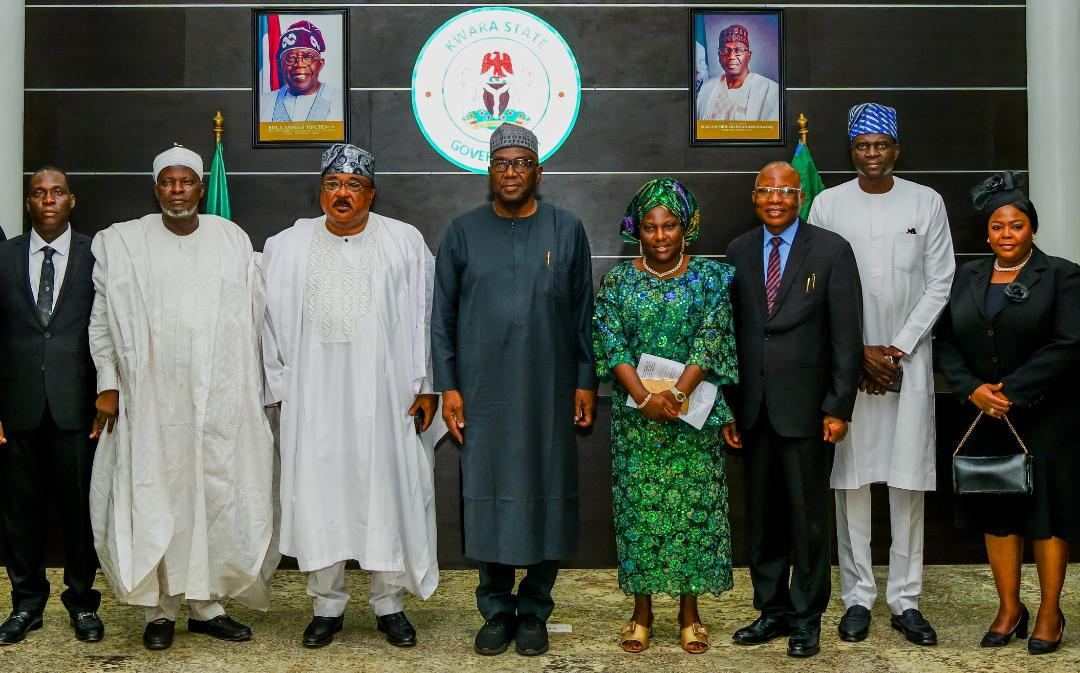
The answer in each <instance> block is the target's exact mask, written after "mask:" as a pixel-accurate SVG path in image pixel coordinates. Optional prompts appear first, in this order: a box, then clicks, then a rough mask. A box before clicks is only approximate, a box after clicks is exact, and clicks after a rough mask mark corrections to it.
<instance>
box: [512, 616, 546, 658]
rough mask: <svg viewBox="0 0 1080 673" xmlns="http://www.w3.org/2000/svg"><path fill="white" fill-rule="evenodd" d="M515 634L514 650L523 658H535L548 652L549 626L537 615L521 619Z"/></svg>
mask: <svg viewBox="0 0 1080 673" xmlns="http://www.w3.org/2000/svg"><path fill="white" fill-rule="evenodd" d="M520 619H521V622H520V623H519V624H518V627H517V633H515V634H514V641H515V645H514V650H515V651H517V653H518V654H520V655H521V656H523V657H535V656H537V655H538V654H543V653H544V652H547V651H548V632H547V624H545V623H544V620H542V619H540V618H539V617H537V616H536V615H524V616H522V617H520Z"/></svg>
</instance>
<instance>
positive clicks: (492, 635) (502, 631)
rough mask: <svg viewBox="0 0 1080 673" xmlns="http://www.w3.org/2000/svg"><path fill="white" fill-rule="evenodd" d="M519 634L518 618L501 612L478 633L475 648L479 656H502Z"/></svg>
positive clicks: (474, 642) (474, 643) (485, 623)
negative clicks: (516, 634) (517, 633)
mask: <svg viewBox="0 0 1080 673" xmlns="http://www.w3.org/2000/svg"><path fill="white" fill-rule="evenodd" d="M515 632H517V617H515V616H514V615H512V614H510V613H509V612H500V613H499V614H497V615H495V616H494V617H492V618H491V619H489V620H487V621H486V622H484V625H483V626H481V627H480V630H479V631H477V632H476V640H474V641H473V647H474V648H475V649H476V652H477V654H485V655H490V654H502V653H503V652H505V651H506V648H507V647H509V646H510V641H511V640H513V639H514V633H515Z"/></svg>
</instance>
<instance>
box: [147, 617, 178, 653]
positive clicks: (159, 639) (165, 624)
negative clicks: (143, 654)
mask: <svg viewBox="0 0 1080 673" xmlns="http://www.w3.org/2000/svg"><path fill="white" fill-rule="evenodd" d="M175 630H176V622H174V621H171V620H169V619H155V620H154V621H152V622H147V623H146V630H145V631H143V634H142V644H143V645H145V646H146V649H148V650H167V649H169V647H171V646H172V639H173V632H174V631H175Z"/></svg>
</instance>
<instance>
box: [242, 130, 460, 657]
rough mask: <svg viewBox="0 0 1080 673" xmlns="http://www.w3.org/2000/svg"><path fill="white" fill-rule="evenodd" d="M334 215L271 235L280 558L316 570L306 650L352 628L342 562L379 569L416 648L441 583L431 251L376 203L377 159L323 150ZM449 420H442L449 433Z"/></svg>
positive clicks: (377, 576)
mask: <svg viewBox="0 0 1080 673" xmlns="http://www.w3.org/2000/svg"><path fill="white" fill-rule="evenodd" d="M322 174H323V177H322V189H321V193H320V194H321V198H320V203H321V205H322V208H323V211H324V213H325V216H324V217H317V218H310V219H300V220H297V221H296V223H295V224H294V225H293V226H292V227H290V228H289V229H286V230H285V231H283V232H281V233H280V234H278V235H276V236H274V237H272V238H271V239H270V240H268V241H267V242H266V246H265V252H264V255H263V270H264V277H265V282H266V320H265V326H264V330H263V352H264V366H265V369H266V381H267V386H268V389H269V391H268V397H269V399H268V400H267V401H268V402H269V403H271V404H274V403H280V404H281V430H280V442H281V509H282V512H281V538H280V547H281V552H282V553H283V554H287V555H289V556H294V557H296V559H297V563H298V564H299V567H300V569H301V570H305V571H308V572H310V575H309V578H308V594H309V595H310V596H312V598H313V599H314V613H315V614H314V619H313V620H312V622H311V623H310V624H309V626H308V627H307V629H306V630H305V632H304V636H303V641H302V642H303V643H304V645H307V646H309V647H319V646H322V645H326V644H328V643H329V642H331V641H332V640H333V637H334V633H335V632H337V631H340V630H341V625H342V621H343V615H344V612H345V606H346V603H347V601H348V600H349V593H348V591H347V590H346V586H345V562H346V561H347V560H348V559H355V560H357V561H358V562H359V563H360V566H361V567H362V568H364V569H366V570H370V571H372V573H371V597H370V604H371V607H372V609H373V610H374V612H375V615H376V617H377V623H378V628H379V630H380V631H383V632H384V633H386V635H387V639H388V640H389V641H390V643H391V644H394V645H399V646H408V645H414V644H415V643H416V632H415V630H414V629H413V627H412V625H411V624H409V621H408V619H407V618H406V617H405V613H404V605H403V600H402V599H403V591H408V592H410V593H412V594H414V595H416V596H419V597H420V598H423V599H426V598H427V597H428V596H430V595H431V593H432V592H433V591H434V590H435V587H436V585H437V584H438V578H439V572H438V564H437V559H436V544H435V501H434V484H433V482H434V475H433V470H432V466H433V453H432V445H431V443H430V442H428V443H427V444H426V445H425V444H424V443H423V442H422V440H421V437H420V435H419V433H418V427H417V425H416V421H417V420H418V419H417V418H416V415H417V414H420V415H422V419H420V425H422V427H423V428H427V426H428V425H429V424H430V423H431V421H432V420H434V419H435V418H436V414H435V410H436V409H437V397H435V396H434V395H432V394H431V377H430V371H431V365H430V360H431V358H430V348H429V343H430V342H429V330H430V315H431V296H432V286H433V282H434V264H435V262H434V258H433V257H432V255H431V253H430V252H429V250H428V248H427V245H426V244H425V243H424V238H423V236H422V235H421V234H420V232H419V231H417V230H416V229H415V228H414V227H412V226H411V225H409V224H406V223H404V222H399V221H398V220H393V219H390V218H388V217H383V216H381V215H378V214H376V213H372V212H370V210H369V209H370V205H371V201H372V199H373V198H374V194H375V189H374V177H375V176H374V158H373V157H372V156H371V155H370V154H368V153H367V152H365V151H363V150H361V149H360V148H358V147H354V146H352V145H340V144H339V145H334V146H332V147H331V148H330V149H329V150H327V151H326V153H325V154H324V155H323V171H322ZM444 431H445V429H444Z"/></svg>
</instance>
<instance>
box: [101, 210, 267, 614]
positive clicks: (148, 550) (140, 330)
mask: <svg viewBox="0 0 1080 673" xmlns="http://www.w3.org/2000/svg"><path fill="white" fill-rule="evenodd" d="M92 250H93V253H94V259H95V266H94V286H95V289H96V291H97V296H96V298H95V301H94V308H93V314H92V317H91V321H90V347H91V352H92V355H93V358H94V364H95V365H96V367H97V371H98V390H99V391H100V390H109V389H118V390H119V391H120V415H119V417H118V418H117V421H116V426H115V429H114V431H113V432H112V433H111V434H110V433H102V436H101V440H100V442H99V443H98V447H97V453H96V455H95V458H94V468H93V476H92V478H91V493H90V514H91V520H92V524H93V529H94V542H95V545H96V547H97V552H98V557H99V558H100V560H101V566H102V569H103V570H104V571H105V574H106V576H107V577H108V578H109V584H110V585H111V586H112V588H113V591H114V592H115V593H116V596H117V598H118V599H119V600H120V601H121V602H125V603H129V604H132V605H143V606H155V605H157V604H158V602H159V595H161V594H164V595H177V594H183V595H185V596H186V597H187V598H188V599H196V600H217V599H220V598H223V597H226V596H229V597H233V598H236V599H237V600H239V601H240V602H241V603H243V604H244V605H247V606H248V607H251V608H254V609H259V610H265V609H266V608H267V607H269V602H270V595H269V585H268V583H267V581H266V580H267V579H268V576H269V572H268V571H271V570H272V569H273V568H274V567H276V565H277V560H278V558H279V556H278V554H277V552H276V550H274V549H272V547H271V545H270V541H271V535H272V532H273V530H272V529H273V502H272V497H273V493H272V470H273V438H272V436H271V433H270V427H269V425H268V423H267V421H266V417H265V415H264V414H263V409H262V394H261V392H262V377H261V371H260V368H259V353H258V350H259V346H258V337H259V335H258V329H259V323H260V322H261V289H260V287H259V282H258V275H257V271H256V268H255V257H254V253H253V252H252V248H251V241H250V240H249V239H248V236H247V234H245V233H244V232H243V231H242V230H241V229H240V228H239V227H238V226H236V225H235V224H233V223H232V222H230V221H228V220H225V219H222V218H219V217H216V216H213V215H200V216H199V228H198V229H197V230H196V231H195V232H194V233H193V234H191V235H190V236H176V235H174V234H172V233H171V232H169V231H168V230H167V229H166V228H165V226H164V224H163V223H162V219H161V215H160V213H159V214H153V215H147V216H146V217H143V218H141V219H138V220H131V221H128V222H120V223H117V224H114V225H112V226H111V227H109V228H108V229H106V230H104V231H102V232H100V233H99V234H98V235H97V236H96V237H95V238H94V242H93V246H92Z"/></svg>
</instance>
